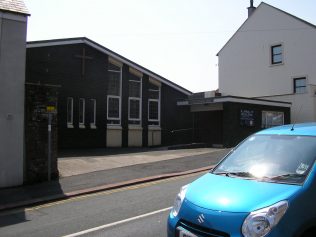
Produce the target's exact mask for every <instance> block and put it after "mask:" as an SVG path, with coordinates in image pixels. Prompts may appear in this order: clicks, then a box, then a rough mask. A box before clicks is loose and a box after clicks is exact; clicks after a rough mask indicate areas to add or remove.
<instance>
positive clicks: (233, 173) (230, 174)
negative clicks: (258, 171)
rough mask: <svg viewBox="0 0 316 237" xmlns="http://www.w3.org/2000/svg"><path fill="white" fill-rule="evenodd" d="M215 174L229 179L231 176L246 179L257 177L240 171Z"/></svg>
mask: <svg viewBox="0 0 316 237" xmlns="http://www.w3.org/2000/svg"><path fill="white" fill-rule="evenodd" d="M213 174H217V175H226V176H228V177H231V176H238V177H245V178H254V177H255V176H254V175H253V174H251V173H250V172H244V171H238V172H214V173H213Z"/></svg>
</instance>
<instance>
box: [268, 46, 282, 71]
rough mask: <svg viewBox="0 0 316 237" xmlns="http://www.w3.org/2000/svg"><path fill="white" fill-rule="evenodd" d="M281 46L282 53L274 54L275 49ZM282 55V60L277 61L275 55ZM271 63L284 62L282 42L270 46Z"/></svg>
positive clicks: (278, 63) (280, 63)
mask: <svg viewBox="0 0 316 237" xmlns="http://www.w3.org/2000/svg"><path fill="white" fill-rule="evenodd" d="M278 47H280V49H281V53H278V54H274V53H273V49H275V48H278ZM279 55H280V56H281V61H275V59H274V57H275V56H279ZM270 64H271V65H272V66H275V65H282V64H284V47H283V44H282V43H279V44H274V45H271V47H270Z"/></svg>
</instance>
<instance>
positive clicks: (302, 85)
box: [294, 77, 306, 94]
mask: <svg viewBox="0 0 316 237" xmlns="http://www.w3.org/2000/svg"><path fill="white" fill-rule="evenodd" d="M294 93H296V94H302V93H306V77H300V78H294Z"/></svg>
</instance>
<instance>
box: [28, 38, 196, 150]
mask: <svg viewBox="0 0 316 237" xmlns="http://www.w3.org/2000/svg"><path fill="white" fill-rule="evenodd" d="M26 81H27V82H28V83H33V84H41V85H53V86H56V88H58V105H57V111H58V112H57V113H58V115H57V118H58V147H59V148H102V147H147V146H160V145H172V144H177V143H178V144H179V143H181V144H183V143H186V142H191V137H190V136H183V134H181V133H177V132H175V131H182V129H188V128H190V127H191V126H192V124H191V121H192V120H191V119H192V118H191V116H192V115H191V114H190V111H189V109H188V108H184V107H181V106H180V107H179V106H177V102H178V101H180V100H184V99H187V98H188V96H189V95H191V94H192V93H191V92H190V91H189V90H187V89H185V88H183V87H181V86H179V85H177V84H175V83H173V82H171V81H169V80H167V79H166V78H163V77H162V76H159V75H158V74H156V73H154V72H152V71H150V70H148V69H146V68H144V67H142V66H140V65H138V64H136V63H134V62H132V61H130V60H128V59H127V58H125V57H123V56H121V55H119V54H117V53H115V52H113V51H111V50H109V49H107V48H105V47H103V46H102V45H100V44H98V43H96V42H94V41H92V40H90V39H87V38H71V39H59V40H48V41H34V42H28V43H27V58H26Z"/></svg>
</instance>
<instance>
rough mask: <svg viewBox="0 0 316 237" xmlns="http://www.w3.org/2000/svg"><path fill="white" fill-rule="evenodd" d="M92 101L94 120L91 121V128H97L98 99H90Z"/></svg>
mask: <svg viewBox="0 0 316 237" xmlns="http://www.w3.org/2000/svg"><path fill="white" fill-rule="evenodd" d="M90 103H92V106H91V107H92V116H91V118H92V121H90V128H93V129H95V128H96V118H97V100H96V99H90Z"/></svg>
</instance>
